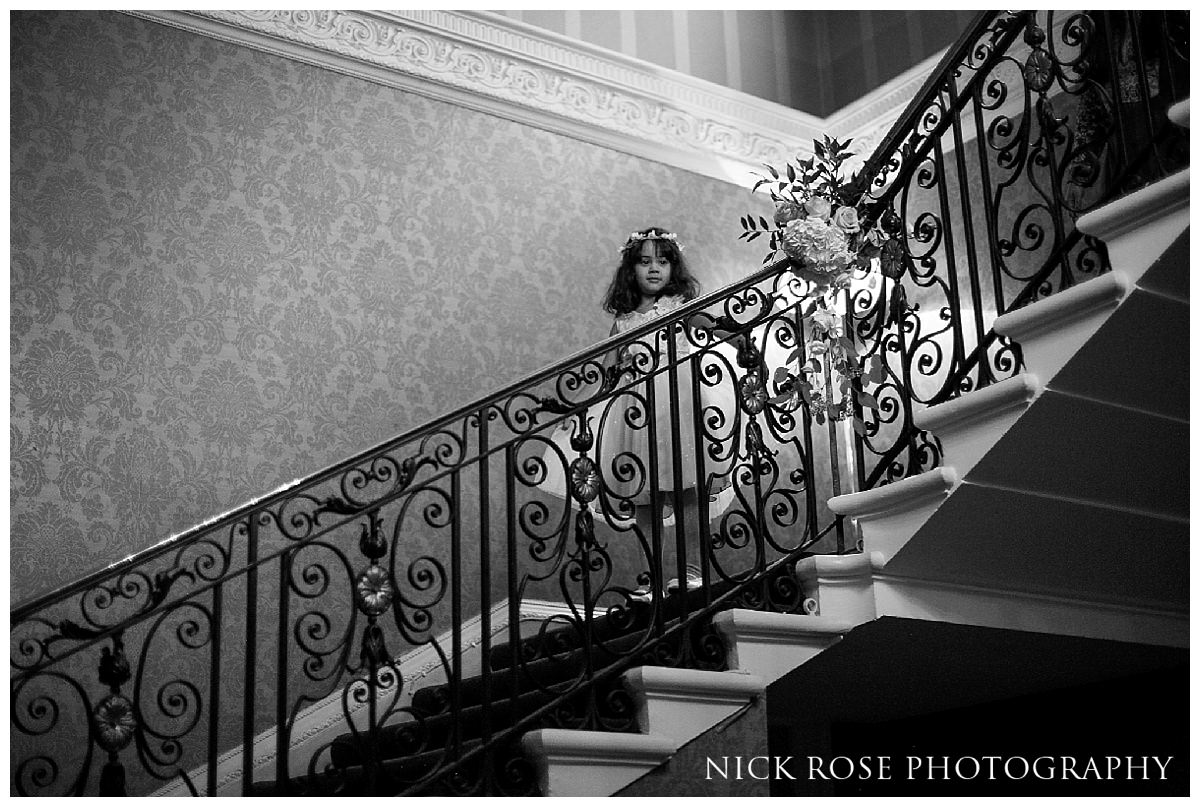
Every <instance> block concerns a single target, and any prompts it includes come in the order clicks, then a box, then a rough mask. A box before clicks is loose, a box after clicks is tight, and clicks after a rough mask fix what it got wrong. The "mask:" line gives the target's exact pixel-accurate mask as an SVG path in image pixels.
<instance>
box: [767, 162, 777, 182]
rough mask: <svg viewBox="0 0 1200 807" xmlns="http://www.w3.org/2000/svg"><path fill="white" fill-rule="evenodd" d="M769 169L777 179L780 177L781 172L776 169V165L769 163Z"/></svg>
mask: <svg viewBox="0 0 1200 807" xmlns="http://www.w3.org/2000/svg"><path fill="white" fill-rule="evenodd" d="M767 170H768V171H770V172H771V176H773V177H775V179H779V172H778V171H776V170H775V166H773V165H768V166H767Z"/></svg>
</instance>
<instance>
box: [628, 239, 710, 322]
mask: <svg viewBox="0 0 1200 807" xmlns="http://www.w3.org/2000/svg"><path fill="white" fill-rule="evenodd" d="M668 232H669V231H668V230H665V229H663V228H662V227H647V228H646V229H645V230H642V231H640V233H639V234H641V235H644V236H646V237H644V238H632V237H631V238H630V239H629V240H628V241H626V242H625V246H624V247H623V248H622V249H621V264H620V265H619V266H618V267H617V272H616V274H614V275H613V279H612V283H610V284H609V286H608V292H607V293H606V294H605V295H604V310H605V311H608V312H609V313H611V314H628V313H629V312H630V311H633V310H634V309H636V308H637V307H638V305H639V304H640V303H641V302H642V292H641V289H639V288H638V284H637V274H636V273H635V271H634V267H635V266H637V262H638V258H640V257H641V254H642V244H644V243H645V242H646V241H653V242H654V254H655V255H656V256H661V257H665V258H666V259H667V260H668V261H669V262H670V264H671V279H670V281H669V282H668V283H667V285H666V286H664V287H663V290H662V291H661V292H659V296H660V297H669V296H673V295H681V296H682V297H683V299H685V300H693V299H695V298H696V297H697V296H698V295H699V294H700V284H699V283H698V282H697V281H696V278H694V277H692V273H691V272H690V271H688V267H687V261H685V260H684V259H683V253H682V252H681V251H680V249H679V244H678V243H677V242H676V241H674V240H673V239H668V238H663V237H661V236H665V235H666V234H667V233H668ZM653 236H660V237H658V238H654V237H653Z"/></svg>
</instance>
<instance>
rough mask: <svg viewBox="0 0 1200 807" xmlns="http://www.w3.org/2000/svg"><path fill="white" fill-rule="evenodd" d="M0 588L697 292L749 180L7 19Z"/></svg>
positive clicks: (133, 22) (111, 26)
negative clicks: (648, 284) (664, 294)
mask: <svg viewBox="0 0 1200 807" xmlns="http://www.w3.org/2000/svg"><path fill="white" fill-rule="evenodd" d="M11 31H12V34H11V35H12V72H11V152H10V159H11V193H12V196H11V211H10V221H11V250H12V253H11V273H10V274H11V279H10V284H11V285H10V294H11V322H10V354H11V355H10V358H11V395H10V405H9V411H10V427H9V434H10V439H11V449H10V469H11V492H10V495H11V524H12V526H11V536H10V537H11V550H10V551H11V575H12V576H11V589H10V598H11V601H12V602H19V601H21V600H24V599H27V598H28V597H30V596H33V595H36V594H39V593H42V592H44V591H47V590H49V589H51V588H53V587H55V586H57V585H60V584H63V583H66V582H69V581H70V580H72V579H74V578H77V577H79V576H80V575H82V574H84V573H86V572H89V571H92V570H94V569H96V568H99V567H101V566H103V565H105V564H107V563H110V562H112V561H115V560H118V559H120V558H121V557H123V556H125V555H127V554H129V553H132V552H135V551H137V550H139V549H141V548H143V547H145V546H147V545H149V544H152V543H154V542H156V541H158V540H160V539H162V538H164V537H166V536H167V535H169V534H171V533H173V532H176V531H179V530H182V529H186V528H187V527H189V526H191V525H193V524H195V523H197V522H198V521H201V520H203V519H206V518H208V517H211V516H213V515H215V514H217V513H219V512H221V511H224V510H226V509H229V508H232V507H235V506H237V505H238V504H241V503H242V502H244V501H246V500H247V499H249V498H251V497H254V496H256V495H258V494H261V493H264V492H266V491H268V490H270V489H272V488H274V487H276V486H278V485H279V484H281V483H283V482H286V481H287V480H289V479H292V478H295V477H297V476H300V475H303V474H306V473H309V472H312V471H315V470H317V469H319V468H320V467H322V466H324V465H327V464H330V463H332V462H335V461H337V460H339V459H342V458H344V457H346V456H348V455H350V454H352V453H354V452H356V451H358V450H361V449H364V448H366V447H368V446H370V445H372V444H373V443H376V442H378V441H380V440H383V439H385V438H388V437H391V436H394V435H395V434H398V433H400V432H402V431H404V430H407V429H409V428H412V427H415V426H418V425H420V424H421V423H422V422H424V421H426V420H428V419H430V418H432V417H434V416H436V415H439V414H441V413H443V412H445V411H447V410H449V409H450V408H452V407H455V406H457V405H459V404H462V403H464V402H466V401H468V400H470V399H474V398H477V397H480V396H482V395H484V394H486V393H488V392H490V391H493V390H495V389H497V388H498V387H500V386H501V385H503V384H506V383H509V382H512V381H514V380H516V379H517V378H519V377H520V376H522V375H524V374H527V373H529V372H531V371H534V370H536V369H538V368H540V367H542V366H545V365H547V364H549V363H551V362H553V361H555V360H556V359H558V358H561V357H563V356H565V355H566V354H568V353H570V352H574V351H576V350H579V349H582V348H584V347H587V346H588V345H590V344H592V343H594V342H596V341H598V340H599V339H601V338H603V337H605V336H606V335H607V333H608V329H609V324H610V323H609V319H608V317H607V316H606V315H605V314H604V313H603V312H602V311H601V310H600V306H599V300H600V297H601V295H602V293H603V291H604V289H605V287H606V285H607V283H608V280H609V277H610V274H611V271H612V269H613V267H614V264H615V258H616V252H617V248H618V246H619V245H620V243H621V242H622V241H623V237H624V235H625V234H627V233H628V232H630V231H631V230H633V229H635V228H640V227H642V226H645V225H646V224H650V223H661V224H663V225H665V226H668V227H671V228H673V229H675V230H676V231H678V232H679V233H680V234H681V238H682V239H683V240H684V242H685V243H686V244H687V246H688V255H689V257H690V259H691V260H692V262H693V267H694V269H695V270H696V273H697V275H698V277H700V279H701V281H702V283H703V284H704V286H705V288H706V289H710V290H711V289H713V288H716V287H717V286H720V285H722V284H724V283H726V282H729V281H730V280H732V279H734V278H735V277H737V276H739V275H740V274H741V273H743V272H745V271H748V270H752V269H755V268H757V267H758V265H759V261H760V259H761V254H760V250H759V249H758V245H757V244H754V245H751V246H746V245H744V244H741V243H740V242H738V241H737V240H736V239H737V235H738V232H739V226H738V217H739V216H740V215H741V214H742V213H744V212H746V210H747V209H750V208H752V207H754V200H752V199H751V198H750V195H749V193H748V192H747V191H746V190H745V189H741V188H737V187H734V186H731V185H728V184H724V183H721V182H717V181H715V180H710V179H706V178H702V177H699V176H696V175H693V174H689V173H686V172H682V171H679V170H676V169H672V168H668V167H666V166H663V165H660V164H657V163H652V162H648V161H645V160H641V159H638V158H634V157H631V156H627V155H624V154H620V153H617V152H613V151H609V150H606V149H603V148H599V147H595V146H592V145H588V144H585V143H582V142H579V141H575V140H572V139H570V138H566V137H563V136H560V135H556V134H551V133H548V132H544V131H540V130H537V129H533V128H530V127H527V126H524V125H520V124H517V123H513V122H510V121H507V120H502V119H499V118H495V117H492V116H489V115H485V114H482V113H478V112H474V111H471V110H467V109H464V108H460V107H456V106H453V105H448V104H445V103H441V102H436V101H432V100H429V99H426V98H424V97H421V96H419V95H415V94H411V93H407V92H402V91H399V90H395V89H392V88H387V87H383V86H380V85H376V84H372V83H368V82H365V81H361V80H358V79H354V78H350V77H346V76H342V75H339V74H335V73H332V72H329V71H326V70H322V69H319V68H315V67H310V66H307V65H303V64H300V63H296V62H292V61H289V60H286V59H282V58H278V57H274V56H270V55H267V54H263V53H259V52H257V51H253V50H250V49H247V48H244V47H239V46H235V45H230V44H226V43H222V42H218V41H215V40H210V39H206V38H203V37H199V36H195V35H192V34H188V33H184V32H180V31H177V30H174V29H170V28H167V27H163V26H159V25H156V24H154V23H150V22H146V21H142V20H138V19H134V18H131V17H127V16H124V15H120V14H116V13H90V12H89V13H79V12H57V13H26V12H15V13H13V15H12V17H11Z"/></svg>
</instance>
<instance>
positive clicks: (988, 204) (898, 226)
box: [850, 11, 1189, 489]
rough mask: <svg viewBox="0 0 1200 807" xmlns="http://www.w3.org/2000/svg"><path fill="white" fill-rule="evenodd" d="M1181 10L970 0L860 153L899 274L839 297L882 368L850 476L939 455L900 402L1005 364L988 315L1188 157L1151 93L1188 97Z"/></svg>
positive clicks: (1038, 294)
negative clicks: (877, 139) (959, 29)
mask: <svg viewBox="0 0 1200 807" xmlns="http://www.w3.org/2000/svg"><path fill="white" fill-rule="evenodd" d="M1188 22H1189V15H1188V13H1187V12H1186V11H1181V12H1167V11H1095V12H1078V11H1050V12H1031V11H1025V12H1015V13H998V12H987V13H983V14H981V15H979V17H977V19H976V20H975V22H974V23H973V24H972V26H971V27H970V29H968V31H967V32H966V34H965V35H964V37H963V38H962V39H960V40H959V42H958V44H957V45H956V46H955V47H953V48H951V49H950V51H949V52H947V54H946V56H945V57H944V58H943V59H942V61H941V63H940V64H939V65H938V67H937V69H936V70H935V71H934V72H933V73H932V74H931V75H930V77H929V79H928V80H927V81H926V83H925V85H924V86H923V87H922V88H921V90H920V92H918V94H917V95H916V97H915V98H914V99H913V101H912V103H911V104H909V106H908V107H907V109H906V110H905V112H904V113H903V114H902V115H901V117H900V118H899V119H898V120H897V122H896V124H895V125H894V126H893V127H892V129H891V130H890V132H889V133H888V135H887V136H886V137H885V138H884V140H883V141H882V143H881V144H880V146H879V148H877V149H876V150H875V152H874V153H873V154H872V156H871V157H870V159H869V160H868V161H867V163H866V165H865V166H864V169H863V171H862V176H863V177H864V178H866V179H869V180H870V182H869V184H868V185H867V186H866V195H867V200H868V201H867V206H868V208H869V209H870V210H872V211H873V212H872V214H871V216H872V217H873V218H878V219H881V220H882V221H883V222H884V223H885V228H886V229H890V230H892V231H894V232H901V231H902V232H904V233H905V236H906V237H905V248H904V249H903V250H902V254H901V255H900V256H899V257H900V261H899V265H900V266H901V268H902V277H903V281H902V282H899V283H898V282H897V280H896V279H888V280H885V283H884V284H883V289H881V290H875V291H862V292H859V293H858V294H857V295H856V297H855V299H854V301H853V303H852V305H851V306H850V311H851V316H852V322H851V325H852V326H853V329H854V331H855V333H856V335H857V337H858V339H859V340H860V342H861V344H862V348H861V350H862V352H863V353H864V354H865V355H869V356H877V357H879V358H880V359H882V360H883V362H884V364H885V366H886V368H887V379H886V380H885V381H884V383H883V384H882V385H880V386H879V388H878V389H876V390H874V392H875V397H876V398H877V399H878V400H879V401H880V403H881V407H880V410H879V411H878V412H877V413H872V412H868V413H867V417H866V421H867V425H868V432H869V433H868V436H867V437H866V439H863V440H861V441H859V442H858V444H857V446H856V452H857V455H856V459H857V462H856V466H857V468H858V471H859V479H858V485H859V487H860V488H861V489H867V488H871V487H875V486H878V485H881V484H886V483H888V482H891V481H895V480H897V479H902V478H904V477H907V476H912V475H913V474H915V473H919V472H921V471H923V470H928V469H930V468H933V467H935V466H937V465H938V464H939V460H940V457H939V447H938V445H937V442H936V440H935V439H933V438H932V437H931V436H930V435H928V434H927V433H924V432H922V431H920V430H919V429H916V428H915V427H914V426H913V423H912V416H913V412H914V411H916V409H919V408H921V407H923V406H931V405H933V404H936V403H940V402H942V401H945V400H948V399H950V398H952V397H955V396H957V395H959V394H961V393H963V392H967V391H969V390H971V389H975V388H978V387H983V386H987V385H988V384H991V383H993V382H995V381H997V380H999V379H1002V378H1006V377H1009V376H1011V375H1014V374H1015V373H1017V372H1019V370H1020V368H1021V355H1020V346H1019V345H1016V344H1012V343H1011V342H1009V341H1008V340H1006V339H1004V338H1001V337H998V336H997V335H996V334H995V333H994V332H993V331H992V330H991V323H992V321H993V320H995V318H996V317H997V316H998V315H1000V314H1003V313H1005V312H1008V311H1012V310H1014V309H1016V308H1020V307H1021V306H1023V305H1027V304H1028V303H1030V302H1033V301H1034V300H1037V299H1040V298H1043V297H1046V296H1049V295H1051V294H1054V293H1055V292H1056V291H1059V290H1061V289H1064V288H1067V287H1070V286H1072V285H1074V284H1076V283H1078V282H1080V281H1081V280H1086V279H1087V278H1089V277H1094V276H1096V275H1098V274H1100V273H1103V272H1106V271H1108V269H1109V266H1108V257H1107V254H1106V252H1105V249H1104V245H1103V244H1102V243H1101V242H1099V241H1097V240H1096V239H1094V238H1090V237H1087V236H1084V235H1082V234H1081V233H1080V232H1079V231H1077V230H1076V229H1075V226H1074V223H1075V220H1076V219H1077V218H1078V217H1079V216H1080V215H1082V214H1083V213H1086V212H1087V211H1089V210H1092V209H1094V208H1095V207H1097V206H1099V205H1101V204H1103V203H1104V202H1107V201H1109V200H1111V199H1114V198H1116V197H1117V196H1120V195H1122V194H1125V193H1129V192H1130V191H1132V190H1135V189H1136V188H1138V187H1141V186H1143V185H1146V184H1148V183H1150V182H1152V181H1154V180H1156V179H1160V178H1162V177H1163V176H1165V175H1166V174H1168V173H1171V172H1172V171H1175V170H1178V169H1180V168H1182V167H1184V166H1185V165H1187V162H1188V154H1187V134H1186V131H1184V130H1181V129H1180V128H1179V127H1177V126H1175V125H1173V124H1172V123H1170V122H1169V121H1168V120H1167V116H1166V111H1167V109H1168V108H1169V107H1170V106H1171V105H1172V104H1174V103H1175V102H1178V101H1182V100H1184V99H1187V98H1188V78H1189V71H1188V65H1189V49H1188V48H1189V42H1188V30H1189V29H1188ZM897 286H899V287H900V290H899V292H897Z"/></svg>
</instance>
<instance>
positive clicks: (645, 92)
mask: <svg viewBox="0 0 1200 807" xmlns="http://www.w3.org/2000/svg"><path fill="white" fill-rule="evenodd" d="M126 13H129V14H132V15H135V16H138V17H142V18H145V19H148V20H152V21H155V22H159V23H162V24H166V25H171V26H174V27H177V28H182V29H184V30H188V31H191V32H193V33H197V34H202V35H205V36H211V37H214V38H217V39H221V40H224V41H228V42H235V43H239V44H243V45H246V46H249V47H253V48H256V49H259V50H263V51H266V52H269V53H273V54H275V55H278V56H283V57H286V58H291V59H296V60H299V61H302V62H305V63H308V64H314V65H318V66H322V67H326V68H328V69H332V70H336V71H338V72H342V73H345V74H348V75H353V76H357V77H359V78H363V79H367V80H370V81H375V82H379V83H382V84H386V85H388V86H393V87H397V88H400V89H404V90H408V91H412V92H416V93H419V94H422V95H426V96H428V97H432V98H436V99H438V100H443V101H449V102H451V103H455V104H459V105H462V106H467V107H470V108H473V109H478V110H480V111H484V112H488V113H491V114H495V115H499V116H501V117H505V118H508V119H510V120H515V121H518V122H520V123H525V124H528V125H532V126H537V127H539V128H543V129H547V130H550V131H554V132H558V133H560V134H566V135H568V136H570V137H575V138H577V139H581V140H585V141H588V142H592V143H596V144H597V145H601V146H605V147H608V148H614V149H617V150H619V151H623V152H626V153H629V154H633V155H635V156H638V157H644V158H647V159H651V160H655V161H658V162H663V163H666V164H668V165H673V166H675V167H678V168H683V169H685V170H689V171H694V172H696V173H699V174H703V175H706V176H711V177H714V178H716V179H721V180H724V181H727V182H733V183H735V184H738V185H742V186H745V185H747V184H749V182H750V181H751V179H752V177H751V174H752V173H753V172H757V171H758V170H759V169H760V168H761V167H762V164H763V163H772V164H779V163H782V162H784V161H786V160H788V159H790V158H791V157H793V156H795V155H797V154H799V155H800V156H805V155H806V154H807V153H808V151H809V150H810V149H811V145H810V144H811V142H812V140H813V139H814V138H817V137H819V136H820V135H821V134H822V133H824V132H831V133H837V135H838V136H839V137H842V138H844V137H845V136H847V135H850V136H856V137H859V138H863V139H864V142H871V141H872V140H878V139H879V138H881V137H882V135H883V134H884V133H885V132H886V131H887V128H888V126H890V125H891V123H892V122H893V121H894V120H895V119H896V117H897V116H898V115H899V113H900V111H901V110H902V109H903V108H904V106H905V104H907V102H908V100H909V99H910V98H911V97H912V94H913V93H914V92H915V91H916V89H917V88H918V87H919V86H920V84H921V82H922V81H923V80H924V78H925V75H926V74H927V73H928V71H929V69H930V68H932V66H933V65H934V64H935V63H936V61H937V58H938V57H937V56H935V57H931V58H930V59H927V60H926V61H925V62H922V63H921V64H920V65H917V66H916V67H915V68H913V69H911V70H909V71H906V72H905V73H904V74H903V75H901V76H899V77H898V78H896V79H893V80H892V81H890V82H888V83H887V84H885V85H884V86H882V87H880V88H879V89H878V90H875V91H873V92H872V93H869V94H868V95H867V96H864V98H863V99H862V100H861V101H860V102H857V103H855V104H852V105H850V106H847V107H845V108H843V109H842V110H839V111H838V112H837V113H835V115H833V116H831V117H829V118H819V117H816V116H814V115H810V114H808V113H805V112H800V111H797V110H793V109H789V108H787V107H784V106H781V105H779V104H776V103H773V102H770V101H765V100H762V99H759V98H755V97H753V96H751V95H748V94H746V93H741V92H738V91H735V90H731V89H728V88H725V87H721V86H719V85H716V84H713V83H711V82H707V81H704V80H702V79H698V78H694V77H691V76H687V75H684V74H682V73H679V72H676V71H674V70H669V69H666V68H662V67H658V66H656V65H653V64H649V63H647V62H643V61H641V60H639V59H634V58H632V57H628V56H624V55H622V54H619V53H615V52H612V51H609V50H606V49H604V48H599V47H596V46H593V45H590V44H588V43H584V42H579V41H577V40H573V39H569V38H567V37H563V36H559V35H557V34H554V33H552V32H549V31H543V30H541V29H538V28H535V27H533V26H530V25H527V24H525V23H521V22H519V21H517V20H513V19H509V18H507V17H504V16H501V15H499V14H493V13H489V12H483V11H475V12H455V11H441V10H420V11H392V12H365V11H316V10H302V11H284V10H273V11H216V10H204V11H129V12H126ZM848 127H849V128H852V129H853V130H854V131H848Z"/></svg>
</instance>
